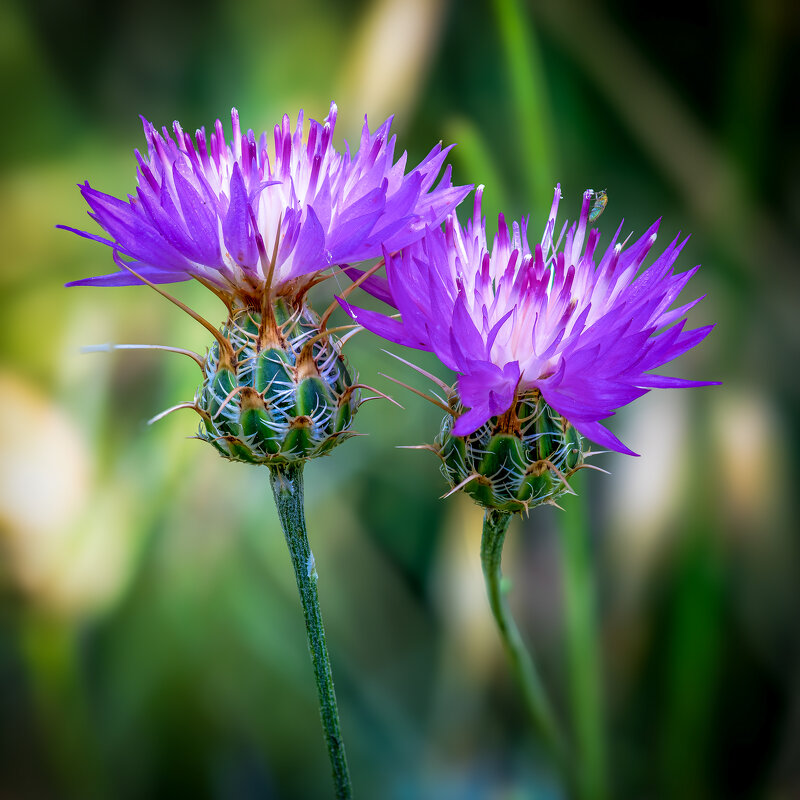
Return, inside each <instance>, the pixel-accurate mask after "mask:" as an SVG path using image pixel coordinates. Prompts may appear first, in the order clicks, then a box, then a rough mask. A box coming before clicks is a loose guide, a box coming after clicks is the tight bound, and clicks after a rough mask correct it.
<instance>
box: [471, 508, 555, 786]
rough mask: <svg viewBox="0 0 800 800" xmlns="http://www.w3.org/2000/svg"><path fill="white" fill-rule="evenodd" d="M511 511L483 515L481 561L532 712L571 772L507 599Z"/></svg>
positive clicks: (494, 610)
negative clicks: (505, 549)
mask: <svg viewBox="0 0 800 800" xmlns="http://www.w3.org/2000/svg"><path fill="white" fill-rule="evenodd" d="M511 516H512V515H511V514H509V513H508V512H506V511H496V510H490V511H487V512H486V514H485V516H484V518H483V537H482V538H481V564H482V565H483V576H484V578H485V580H486V591H487V594H488V595H489V605H490V606H491V608H492V613H493V614H494V618H495V621H496V622H497V627H498V630H499V632H500V638H501V639H502V641H503V647H504V648H505V651H506V655H507V656H508V660H509V662H510V664H511V669H512V670H513V672H514V677H515V678H516V680H517V682H518V684H519V686H520V689H521V690H522V697H523V699H524V701H525V707H526V708H527V710H528V714H529V715H530V717H531V720H532V722H533V724H534V727H535V728H536V730H537V732H538V733H539V735H540V736H541V738H542V740H543V741H544V743H545V745H546V746H547V748H548V749H549V751H550V753H551V755H552V756H553V758H554V759H555V761H556V763H557V764H558V766H559V768H560V769H561V770H562V772H563V773H564V774H565V775H568V774H569V773H568V770H567V767H568V765H567V758H566V755H567V754H566V748H565V742H564V737H563V735H562V733H561V730H560V729H559V727H558V723H557V721H556V717H555V715H554V714H553V710H552V708H551V706H550V701H549V700H548V698H547V694H546V693H545V690H544V686H543V685H542V681H541V678H540V677H539V673H538V672H537V670H536V666H535V664H534V663H533V659H532V658H531V656H530V654H529V652H528V650H527V649H526V647H525V643H524V642H523V641H522V635H521V634H520V632H519V628H517V624H516V623H515V622H514V617H513V616H512V615H511V610H510V609H509V607H508V603H507V601H506V591H507V589H506V587H505V586H504V584H503V573H502V569H501V561H502V557H503V542H504V541H505V538H506V531H507V530H508V524H509V522H511Z"/></svg>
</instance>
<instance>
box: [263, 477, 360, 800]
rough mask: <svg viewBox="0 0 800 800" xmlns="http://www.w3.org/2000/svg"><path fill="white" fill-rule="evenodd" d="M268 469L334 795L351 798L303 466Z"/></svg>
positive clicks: (351, 791)
mask: <svg viewBox="0 0 800 800" xmlns="http://www.w3.org/2000/svg"><path fill="white" fill-rule="evenodd" d="M269 470H270V483H271V485H272V493H273V495H274V496H275V505H276V506H277V507H278V516H279V517H280V521H281V527H282V528H283V533H284V535H285V536H286V544H287V545H288V546H289V554H290V556H291V558H292V566H293V567H294V574H295V578H296V579H297V588H298V589H299V590H300V600H301V602H302V604H303V616H304V617H305V622H306V634H307V636H308V650H309V653H310V655H311V662H312V665H313V667H314V679H315V681H316V684H317V693H318V695H319V712H320V716H321V718H322V730H323V733H324V735H325V742H326V743H327V745H328V755H329V757H330V761H331V769H332V770H333V782H334V787H335V791H336V794H335V797H336V798H337V800H349V798H351V797H352V796H353V790H352V788H351V786H350V774H349V772H348V769H347V758H346V756H345V751H344V740H343V739H342V733H341V730H340V728H339V710H338V708H337V705H336V692H335V691H334V688H333V675H332V673H331V664H330V659H329V658H328V646H327V644H326V643H325V629H324V628H323V626H322V614H321V613H320V608H319V595H318V594H317V570H316V566H315V564H314V556H313V554H312V552H311V547H310V546H309V543H308V534H307V533H306V521H305V513H304V511H303V465H302V463H300V464H288V465H281V466H271V467H270V468H269Z"/></svg>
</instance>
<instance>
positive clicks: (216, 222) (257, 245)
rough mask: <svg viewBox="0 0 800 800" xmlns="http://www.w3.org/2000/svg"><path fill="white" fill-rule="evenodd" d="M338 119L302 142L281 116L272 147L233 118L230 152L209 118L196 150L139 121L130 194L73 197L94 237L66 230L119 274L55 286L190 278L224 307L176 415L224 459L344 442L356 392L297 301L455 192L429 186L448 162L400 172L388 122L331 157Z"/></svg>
mask: <svg viewBox="0 0 800 800" xmlns="http://www.w3.org/2000/svg"><path fill="white" fill-rule="evenodd" d="M336 113H337V112H336V106H335V105H333V104H332V105H331V109H330V113H329V114H328V116H327V117H326V119H325V121H324V122H323V123H319V122H315V121H313V120H312V121H311V123H310V126H309V129H308V132H307V134H306V133H305V131H304V125H303V113H302V112H300V114H299V116H298V121H297V126H296V127H295V129H294V131H293V130H292V129H291V125H290V122H289V117H288V116H284V118H283V121H282V123H281V124H280V125H276V126H275V132H274V141H273V145H272V148H270V147H269V144H268V140H267V135H266V133H265V134H262V135H261V136H260V137H259V138H258V139H257V138H256V136H255V134H254V133H253V131H252V130H248V131H247V132H246V133H243V132H242V130H241V128H240V125H239V117H238V114H237V112H236V110H233V111H232V114H231V119H232V125H233V138H232V141H231V142H230V144H228V143H226V141H225V135H224V132H223V128H222V124H221V123H220V122H219V120H217V122H216V125H215V127H214V131H213V132H211V133H210V135H208V136H207V135H206V132H205V130H203V129H201V130H199V131H197V133H196V134H195V136H194V137H192V136H190V135H189V134H188V133H185V132H184V131H183V129H182V128H181V126H180V125H179V123H177V122H175V123H174V126H173V133H172V135H170V133H169V132H168V131H167V129H166V128H164V129H162V132H161V133H159V132H158V131H157V130H156V129H155V127H154V126H153V125H151V124H150V123H149V122H147V121H146V120H143V123H144V132H145V136H146V138H147V155H146V156H143V155H142V154H140V153H139V152H138V151H137V153H136V157H137V160H138V162H139V166H138V169H137V177H138V187H137V189H136V193H135V194H134V195H129V196H128V198H127V200H120V199H118V198H116V197H112V196H111V195H108V194H104V193H102V192H99V191H97V190H96V189H93V188H92V187H90V186H89V184H88V183H86V184H84V185H83V186H81V193H82V194H83V196H84V198H85V199H86V201H87V203H88V204H89V206H90V208H91V212H90V216H91V217H92V218H93V219H94V220H95V221H96V222H97V223H98V224H99V225H100V226H101V227H102V228H103V229H104V230H105V231H106V233H107V234H108V236H100V235H96V234H92V233H87V232H85V231H80V230H75V229H72V228H67V230H72V231H73V232H75V233H77V234H79V235H81V236H85V237H87V238H89V239H93V240H95V241H99V242H101V243H103V244H106V245H108V246H110V247H112V248H113V251H114V260H115V262H116V263H117V265H118V267H119V271H117V272H114V273H112V274H109V275H103V276H100V277H93V278H84V279H81V280H77V281H73V282H72V283H71V284H68V285H71V286H79V285H94V286H121V285H130V284H137V283H141V282H146V283H149V284H150V285H155V284H165V283H176V282H179V281H185V280H189V279H191V278H194V279H196V280H198V281H200V282H201V283H203V284H204V285H206V286H207V287H208V288H209V289H211V290H212V291H214V292H215V293H216V294H217V295H218V296H219V297H220V298H221V299H222V300H223V301H224V302H225V304H226V306H227V309H228V318H227V320H226V322H225V323H224V325H223V326H222V327H221V329H220V330H219V331H218V330H217V329H216V328H215V327H214V326H211V325H209V324H208V323H206V322H205V321H203V320H201V321H202V322H203V323H204V324H205V325H206V327H207V328H208V329H209V331H210V332H211V333H212V334H213V335H214V337H215V342H214V344H213V345H212V347H211V349H210V351H209V353H208V354H207V356H206V357H204V358H200V357H198V361H199V363H200V364H201V367H202V369H203V373H204V381H203V385H202V386H201V387H200V389H199V390H198V393H197V396H196V398H195V400H194V402H193V403H187V404H181V407H192V408H195V409H196V410H197V411H198V413H199V414H200V415H201V416H202V421H201V425H200V433H199V435H200V437H201V438H203V439H206V440H207V441H210V442H212V443H213V444H214V446H215V447H216V448H217V449H218V450H219V451H220V452H221V453H222V454H223V455H224V456H225V457H227V458H229V459H232V460H240V461H247V462H251V463H276V462H280V461H292V460H296V459H305V458H309V457H313V456H316V455H321V454H323V453H325V452H328V451H329V450H330V449H331V447H332V446H333V445H335V444H336V443H337V442H338V441H341V440H342V438H345V437H346V436H347V435H348V431H349V429H350V424H351V419H352V415H353V413H354V412H355V410H356V409H357V406H358V403H359V391H358V389H359V388H360V387H359V384H357V382H356V379H355V378H354V376H353V374H352V372H351V371H350V370H349V369H348V367H347V366H346V364H345V363H344V359H343V357H342V355H341V346H340V342H339V340H338V339H337V338H336V337H335V336H333V335H332V333H331V331H329V330H326V323H327V315H324V316H323V318H322V319H320V317H319V316H318V315H317V314H316V313H315V312H314V311H313V310H312V309H311V307H310V305H309V303H308V300H307V292H308V290H309V289H310V288H311V287H312V286H313V285H314V284H315V283H318V282H320V281H321V280H324V279H325V278H326V277H329V276H330V274H331V270H330V269H329V268H332V267H335V266H336V265H343V264H350V263H353V262H359V261H363V260H366V259H370V258H377V257H379V256H380V255H381V252H382V248H383V247H385V248H386V249H387V250H389V251H395V250H398V249H400V248H402V247H404V246H406V245H408V244H410V243H411V242H413V241H415V240H416V239H418V238H419V237H420V236H421V235H422V234H423V233H424V230H425V228H426V227H427V226H436V225H439V224H440V223H441V222H442V220H443V219H444V218H445V216H446V215H447V214H448V213H450V212H451V211H452V210H453V208H455V206H456V205H457V204H458V203H460V202H461V200H463V198H464V197H465V196H466V194H467V193H468V192H469V188H470V187H456V186H453V185H452V183H451V180H450V168H449V167H447V168H446V169H445V171H444V174H443V175H442V178H441V180H440V181H439V183H438V185H437V186H434V184H435V183H436V181H437V178H438V176H439V175H440V173H441V172H442V168H443V166H444V161H445V158H446V155H447V152H448V150H449V148H442V146H441V144H439V145H437V146H436V147H434V149H433V150H432V151H431V152H430V153H429V155H428V156H427V157H426V158H425V159H424V160H423V161H422V162H421V163H420V164H419V165H418V166H416V167H414V168H413V169H412V170H410V171H409V172H408V173H407V174H406V172H405V166H406V155H405V154H403V155H402V156H401V157H400V159H399V160H398V161H397V162H396V163H395V162H394V145H395V138H394V137H391V138H390V134H389V128H390V125H391V119H389V120H387V121H386V122H385V123H384V124H383V125H381V126H380V127H379V128H378V129H377V130H376V131H375V132H374V133H370V131H369V128H368V126H367V124H366V121H365V124H364V128H363V131H362V135H361V142H360V146H359V148H358V151H357V152H356V153H355V155H351V154H350V152H349V149H347V150H345V152H344V153H340V152H337V150H336V149H335V148H334V147H333V144H332V138H333V132H334V127H335V124H336ZM162 294H165V293H164V292H163V291H162ZM170 299H173V298H170ZM184 309H185V307H184ZM185 310H187V311H188V309H185ZM189 313H192V314H193V316H195V317H196V318H197V315H196V314H194V312H191V311H190V312H189ZM334 330H335V329H334Z"/></svg>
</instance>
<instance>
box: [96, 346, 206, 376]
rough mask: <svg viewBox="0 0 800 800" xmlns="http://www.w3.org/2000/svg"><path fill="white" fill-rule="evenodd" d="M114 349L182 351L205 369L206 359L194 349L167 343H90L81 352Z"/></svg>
mask: <svg viewBox="0 0 800 800" xmlns="http://www.w3.org/2000/svg"><path fill="white" fill-rule="evenodd" d="M112 350H165V351H166V352H168V353H182V354H183V355H185V356H189V358H191V359H192V360H193V361H195V362H196V363H197V364H198V366H199V367H200V369H201V370H203V371H205V367H206V362H205V359H204V358H203V357H202V356H201V355H199V354H198V353H195V352H194V351H193V350H184V349H183V348H182V347H168V346H167V345H165V344H111V343H110V342H109V343H108V344H89V345H85V346H84V347H81V353H110V352H111V351H112Z"/></svg>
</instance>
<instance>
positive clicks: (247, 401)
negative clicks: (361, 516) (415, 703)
mask: <svg viewBox="0 0 800 800" xmlns="http://www.w3.org/2000/svg"><path fill="white" fill-rule="evenodd" d="M319 325H320V323H319V318H318V317H317V315H316V314H315V313H314V312H313V311H312V310H311V309H310V308H309V307H308V306H305V305H303V306H302V307H300V308H293V307H291V306H290V305H288V304H287V303H286V302H285V300H283V299H280V298H279V299H278V300H276V301H275V302H274V303H273V305H272V308H268V309H267V310H266V312H265V313H263V314H262V313H259V312H258V311H255V310H253V309H250V308H243V309H237V310H235V311H234V312H233V313H232V314H231V316H230V317H229V319H228V321H227V323H226V324H225V326H224V327H223V328H222V330H221V336H220V337H219V339H218V340H217V341H216V342H215V343H214V345H213V346H212V347H211V349H210V350H209V352H208V355H207V357H206V359H205V367H204V370H203V372H204V374H205V380H204V382H203V385H202V386H201V387H200V389H199V390H198V394H197V398H196V405H197V407H198V409H199V410H200V413H201V414H202V415H203V421H202V422H201V424H200V430H199V432H198V437H199V438H201V439H204V440H205V441H207V442H210V443H211V444H213V445H214V447H215V448H216V449H217V450H218V451H219V452H220V454H221V455H222V456H224V457H225V458H228V459H230V460H231V461H244V462H246V463H249V464H280V463H289V462H294V461H302V460H305V459H308V458H315V457H316V456H321V455H325V454H326V453H328V452H330V450H332V449H333V448H334V447H335V446H336V445H337V444H338V443H339V442H341V441H344V439H346V438H348V437H349V436H352V435H353V433H352V431H351V430H350V426H351V424H352V419H353V414H354V413H355V412H356V409H357V408H358V405H359V402H360V393H359V391H358V386H357V385H356V381H355V377H354V376H351V373H350V371H349V369H348V366H347V363H346V362H345V359H344V356H343V355H342V354H341V352H340V344H339V341H338V339H337V338H336V337H335V336H334V335H332V334H330V333H327V332H325V333H323V332H321V331H320V327H319Z"/></svg>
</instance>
